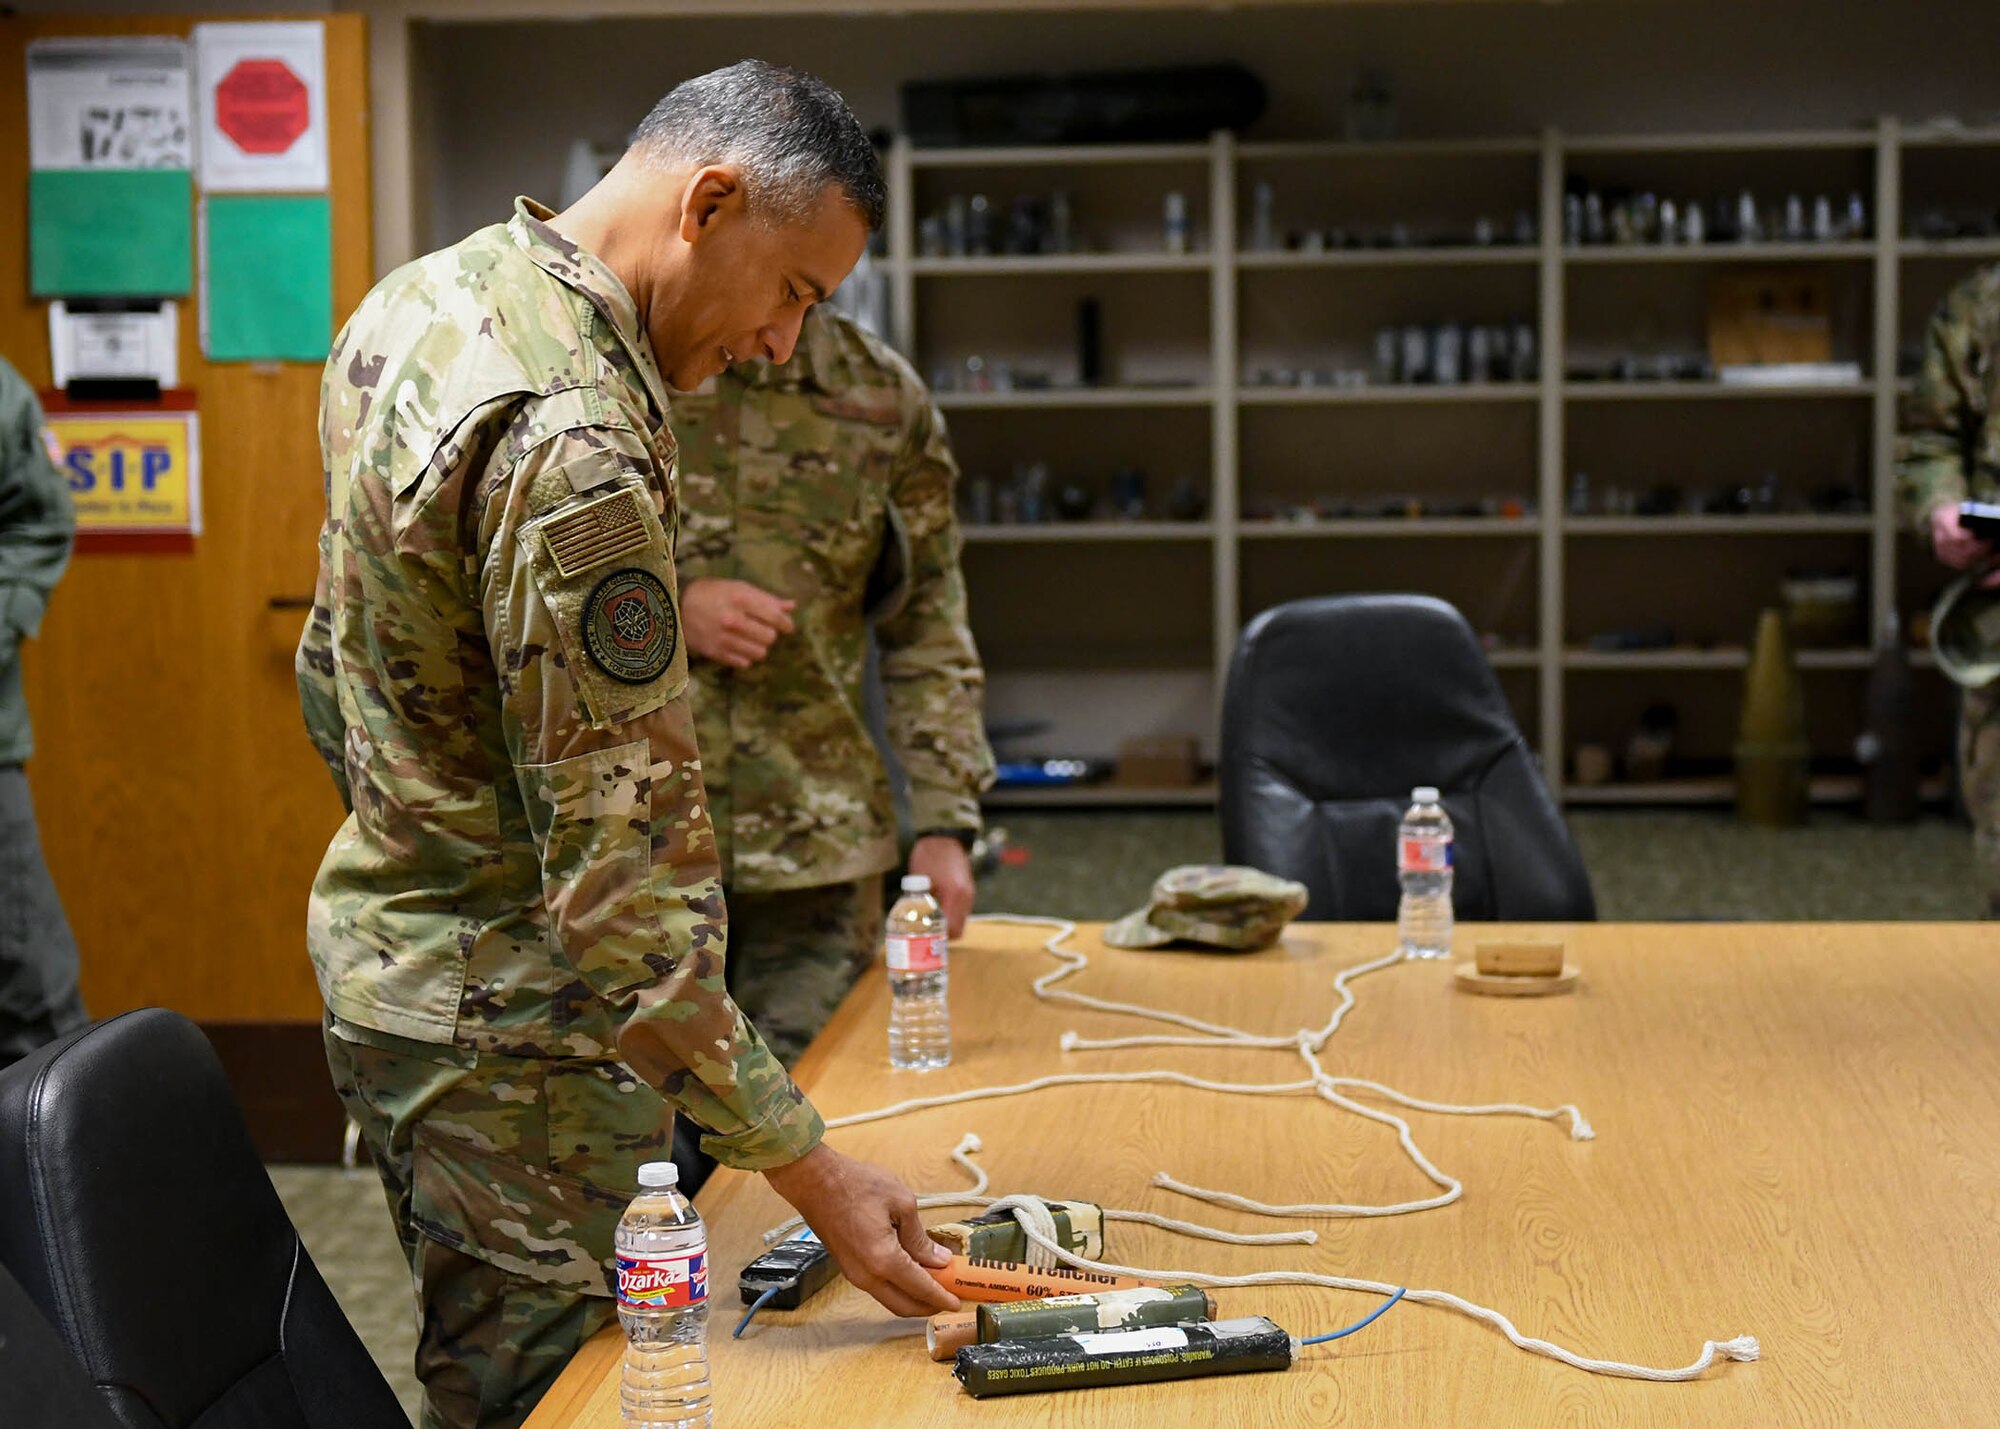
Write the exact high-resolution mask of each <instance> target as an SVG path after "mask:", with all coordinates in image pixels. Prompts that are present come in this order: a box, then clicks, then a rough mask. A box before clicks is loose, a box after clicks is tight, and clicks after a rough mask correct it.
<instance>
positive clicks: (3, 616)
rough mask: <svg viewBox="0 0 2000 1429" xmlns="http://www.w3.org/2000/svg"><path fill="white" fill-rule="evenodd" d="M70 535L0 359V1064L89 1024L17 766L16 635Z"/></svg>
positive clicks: (53, 577) (38, 618)
mask: <svg viewBox="0 0 2000 1429" xmlns="http://www.w3.org/2000/svg"><path fill="white" fill-rule="evenodd" d="M75 530H76V518H75V516H74V514H73V513H72V512H71V510H70V504H69V489H68V488H67V487H66V486H65V485H64V483H63V479H62V476H61V473H59V472H58V471H57V470H56V466H55V463H54V462H53V461H52V460H50V456H49V449H48V446H47V444H46V439H45V438H44V436H43V426H42V407H41V404H40V403H39V402H37V401H36V400H35V392H34V389H33V388H32V387H30V386H29V385H28V383H27V379H25V378H24V377H22V376H21V374H20V373H18V372H16V371H15V370H14V368H13V366H12V365H11V364H10V363H8V362H7V360H6V359H5V358H0V1067H4V1066H6V1065H8V1064H9V1063H11V1062H15V1061H18V1060H19V1059H20V1058H22V1057H24V1056H26V1055H27V1054H28V1053H30V1052H32V1051H34V1050H35V1048H37V1047H39V1046H41V1045H42V1044H43V1043H45V1042H52V1041H54V1040H55V1039H56V1038H58V1037H60V1036H62V1035H63V1034H64V1033H65V1032H70V1031H73V1030H75V1029H76V1028H78V1027H81V1026H83V1024H84V1023H85V1022H86V1021H88V1020H89V1019H88V1017H87V1016H86V1015H85V1013H84V1010H83V997H82V995H81V994H80V993H79V992H78V991H77V981H76V980H77V956H76V939H75V938H74V937H73V936H72V935H71V934H70V930H69V919H68V918H67V917H65V916H64V915H63V907H62V900H61V899H60V898H59V897H58V896H57V895H56V886H55V882H54V880H53V879H51V878H50V877H49V868H48V864H47V863H46V862H45V861H44V860H43V858H42V843H41V838H40V836H39V835H38V834H37V833H36V831H35V809H34V805H33V803H32V802H31V801H30V799H29V793H28V776H27V773H26V771H25V769H24V768H23V766H24V765H25V764H26V763H27V762H28V756H29V754H31V753H32V752H33V750H34V739H33V736H32V733H31V731H30V730H29V728H28V702H27V699H26V698H25V697H24V696H23V694H22V692H21V642H22V641H23V640H26V639H28V638H29V637H31V636H33V635H34V634H35V633H36V632H37V631H38V630H39V629H40V628H41V624H42V611H43V608H44V607H45V606H46V605H47V604H48V599H49V594H50V592H52V591H53V590H54V589H55V586H56V582H57V581H58V580H60V579H61V578H62V573H63V567H65V566H66V565H68V564H69V549H70V541H71V538H72V537H73V536H74V534H75Z"/></svg>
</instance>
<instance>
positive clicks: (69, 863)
mask: <svg viewBox="0 0 2000 1429" xmlns="http://www.w3.org/2000/svg"><path fill="white" fill-rule="evenodd" d="M230 18H237V19H241V18H244V17H242V16H234V17H230ZM315 18H320V19H322V20H323V22H324V24H325V26H326V69H327V75H326V79H327V100H328V103H327V110H328V114H327V123H328V142H329V150H330V160H331V178H332V184H331V197H332V209H333V254H334V274H333V279H334V284H333V287H334V311H335V318H336V322H338V321H341V320H344V319H345V316H346V314H347V313H349V312H350V311H352V309H353V308H354V306H355V304H356V303H358V302H359V301H360V299H361V296H362V294H363V293H365V292H366V291H367V288H368V286H369V283H370V281H371V278H372V259H371V254H370V248H369V236H370V227H371V219H370V206H369V176H368V106H367V51H366V42H365V36H364V30H363V21H362V19H361V18H360V17H359V16H353V15H328V16H324V17H315ZM192 24H193V19H192V18H179V19H175V18H162V17H151V16H148V17H136V16H134V17H106V18H95V19H87V18H78V19H53V18H50V19H13V20H4V21H0V74H6V75H9V76H12V77H13V80H14V82H10V83H8V84H6V85H4V86H0V193H4V194H6V195H7V196H9V198H10V199H11V201H12V203H13V204H14V205H16V207H15V210H14V211H15V212H16V214H17V215H18V214H19V213H20V212H21V210H20V208H19V207H18V205H20V204H22V203H23V202H24V201H25V197H26V193H27V163H28V145H27V127H26V126H27V113H26V101H25V95H24V92H23V86H22V85H21V84H20V83H19V80H20V78H21V76H22V75H23V74H24V62H25V60H24V49H25V46H26V45H27V43H28V42H29V41H30V40H33V39H36V38H40V37H43V36H54V35H138V34H185V33H186V32H187V31H188V29H189V27H190V26H191V25H192ZM23 227H25V225H23ZM26 247H27V245H26V243H25V242H24V241H23V238H22V237H21V235H20V232H19V231H18V230H17V231H16V235H15V237H14V238H13V240H12V241H11V242H7V243H4V244H0V350H4V352H5V353H6V355H7V357H8V359H9V360H10V361H12V362H13V363H14V365H15V366H16V367H17V368H19V369H20V370H21V372H22V373H23V374H24V375H25V376H26V377H27V378H28V380H29V381H30V382H32V383H34V384H35V385H36V386H37V387H45V386H46V385H47V384H48V381H49V338H48V313H47V308H46V305H45V304H43V303H39V302H33V301H30V299H29V297H28V278H27V273H26V271H25V265H26ZM199 331H200V324H199V315H198V304H197V303H196V302H195V301H192V300H190V301H188V302H185V303H183V305H182V309H181V325H180V332H181V353H180V370H181V385H182V386H183V387H185V388H191V389H193V391H194V393H195V395H196V398H197V400H198V403H199V410H200V413H201V448H202V475H203V498H204V499H203V504H204V530H203V534H202V535H200V536H199V537H197V538H196V539H195V542H194V549H193V552H192V553H191V554H186V553H182V554H118V555H113V554H86V553H79V554H78V555H77V556H76V557H75V558H74V560H73V561H72V563H71V565H70V568H69V571H68V574H67V575H66V576H65V577H64V579H63V582H62V584H61V585H60V586H59V587H57V589H56V592H55V594H54V596H53V598H52V599H51V601H50V603H49V611H48V616H47V619H46V622H45V624H44V626H43V630H42V635H41V638H40V639H39V640H38V641H34V642H30V643H29V645H28V646H27V647H26V649H25V651H24V668H25V675H26V683H27V692H28V701H29V706H30V709H31V711H32V716H33V719H34V726H35V736H36V752H35V756H34V759H33V760H32V761H31V763H30V764H29V767H28V774H29V778H30V782H31V784H32V787H33V789H34V796H35V807H36V811H37V814H38V816H39V819H40V822H41V827H42V838H43V842H44V846H45V848H46V851H47V855H48V860H49V865H50V868H51V870H52V871H53V873H54V875H55V880H56V884H57V886H58V888H59V889H60V890H61V892H62V896H63V901H64V903H65V905H66V906H67V908H68V910H69V917H70V921H71V923H72V924H73V926H74V927H75V930H76V938H77V943H78V945H79V947H80V948H81V950H82V955H83V992H84V997H85V1000H86V1002H87V1004H88V1006H89V1009H90V1011H91V1013H92V1014H93V1015H94V1016H98V1017H103V1016H107V1015H110V1014H112V1013H116V1012H120V1011H124V1010H126V1009H129V1008H134V1007H144V1006H163V1007H171V1008H174V1009H175V1010H177V1011H180V1012H183V1013H185V1014H187V1015H188V1016H190V1017H192V1018H195V1019H196V1020H198V1021H200V1022H202V1023H203V1024H205V1025H208V1026H210V1027H211V1032H212V1035H214V1036H215V1037H216V1040H217V1042H218V1045H222V1044H223V1042H224V1040H225V1038H224V1036H223V1035H217V1034H216V1033H215V1028H216V1027H217V1026H218V1025H221V1026H224V1027H227V1026H228V1025H231V1024H233V1025H235V1026H236V1027H237V1028H239V1029H240V1028H242V1027H243V1026H244V1025H245V1024H264V1025H268V1024H284V1025H289V1026H297V1027H300V1029H301V1030H303V1028H304V1025H306V1024H312V1025H315V1026H316V1024H317V1022H318V1019H319V1016H320V1000H319V993H318V990H317V987H316V986H315V983H314V980H313V974H312V967H311V965H310V963H309V961H308V960H307V957H306V952H305V915H306V895H307V892H308V890H309V888H310V886H311V882H312V877H313V871H314V869H315V868H316V867H317V866H318V863H319V859H320V855H321V854H322V853H323V852H324V850H325V848H326V844H327V840H328V839H329V838H330V837H331V835H332V833H333V830H334V829H335V828H336V827H337V826H338V824H339V821H340V818H341V809H340V803H339V800H338V798H337V797H336V796H335V794H334V790H333V785H332V783H331V781H330V780H329V779H328V777H327V773H326V769H325V767H324V766H323V765H322V764H321V763H320V762H319V759H318V757H317V756H316V755H315V754H314V753H313V750H312V747H311V745H310V744H309V743H308V741H307V739H306V736H305V733H304V728H303V726H302V724H301V722H300V718H299V709H298V699H297V696H296V694H295V692H294V689H293V684H292V651H293V648H294V646H295V644H296V642H297V638H298V632H299V628H300V626H301V624H302V623H303V621H304V617H305V610H304V609H303V608H302V606H301V602H302V601H304V600H305V599H306V598H309V597H310V595H311V592H312V588H313V574H314V567H315V562H316V550H315V538H316V534H317V531H318V528H319V523H320V515H321V509H322V495H321V491H322V487H321V475H320V465H319V446H318V437H317V431H316V425H315V413H316V409H317V404H318V391H319V375H320V374H319V366H318V364H316V363H260V364H244V363H229V364H218V365H210V364H209V363H207V362H204V361H203V360H202V356H201V351H200V342H199ZM316 1042H317V1037H316V1033H315V1035H314V1037H313V1043H314V1049H315V1055H316ZM227 1060H229V1056H228V1049H227V1048H225V1061H227ZM318 1076H319V1079H320V1085H321V1087H322V1088H323V1087H324V1083H325V1070H324V1065H323V1064H321V1065H320V1067H319V1069H318ZM239 1089H240V1090H242V1089H243V1086H242V1082H241V1081H239Z"/></svg>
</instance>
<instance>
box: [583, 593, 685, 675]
mask: <svg viewBox="0 0 2000 1429" xmlns="http://www.w3.org/2000/svg"><path fill="white" fill-rule="evenodd" d="M679 643H680V622H679V621H678V620H677V619H676V617H675V615H674V603H673V600H672V599H671V598H670V597H669V596H668V595H667V588H666V586H665V585H664V584H662V583H661V581H660V578H659V577H658V576H656V575H654V574H653V573H652V572H650V571H642V570H637V569H632V568H627V569H625V570H622V571H613V572H612V573H611V574H610V575H608V576H606V577H605V578H604V579H603V580H601V581H599V582H598V583H597V587H596V589H594V590H592V591H591V593H590V597H589V599H587V600H585V601H584V603H583V648H584V649H585V650H586V651H588V652H589V653H590V659H591V663H592V664H594V665H596V666H597V668H598V669H600V670H602V671H603V672H604V673H605V674H607V675H609V676H610V677H611V678H612V679H614V680H617V681H618V682H620V683H621V684H626V685H644V684H648V683H650V682H651V681H653V680H657V679H659V678H660V676H661V675H662V674H664V673H666V668H667V666H668V665H669V664H671V663H672V661H673V658H674V648H675V646H677V645H678V644H679Z"/></svg>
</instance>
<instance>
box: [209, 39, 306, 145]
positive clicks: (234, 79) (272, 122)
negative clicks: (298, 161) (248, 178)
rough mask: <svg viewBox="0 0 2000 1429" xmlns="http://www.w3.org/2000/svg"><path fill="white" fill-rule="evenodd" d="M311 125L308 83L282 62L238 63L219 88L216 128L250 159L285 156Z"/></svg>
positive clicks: (247, 61)
mask: <svg viewBox="0 0 2000 1429" xmlns="http://www.w3.org/2000/svg"><path fill="white" fill-rule="evenodd" d="M311 121H312V97H311V95H309V94H308V93H307V92H306V84H305V81H304V80H302V79H300V78H299V77H298V76H297V75H296V74H293V73H292V70H291V67H290V66H289V65H287V64H286V63H285V62H284V61H283V60H271V59H251V60H239V61H237V63H236V65H235V66H234V67H233V68H232V69H231V70H230V71H229V73H228V74H226V75H224V76H223V77H222V82H221V83H220V84H218V85H216V87H215V127H216V128H218V129H220V130H221V131H222V132H223V133H224V134H225V135H227V136H228V138H229V139H230V141H231V142H232V143H234V144H235V145H236V147H237V148H239V149H241V150H242V151H243V152H244V153H246V154H282V153H284V152H285V150H287V149H289V148H291V147H292V145H294V144H296V143H297V142H298V140H299V136H300V135H301V134H303V133H305V132H306V128H307V126H308V125H309V124H310V123H311Z"/></svg>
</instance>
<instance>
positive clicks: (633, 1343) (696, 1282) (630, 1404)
mask: <svg viewBox="0 0 2000 1429" xmlns="http://www.w3.org/2000/svg"><path fill="white" fill-rule="evenodd" d="M680 1179H681V1177H680V1170H679V1168H677V1167H676V1166H675V1165H674V1163H673V1162H671V1161H648V1162H647V1163H646V1164H645V1165H643V1166H641V1167H640V1168H639V1194H638V1195H637V1196H636V1197H634V1198H633V1201H632V1204H631V1205H629V1206H627V1207H626V1208H625V1214H624V1216H623V1217H622V1218H621V1219H620V1220H619V1222H618V1238H617V1247H618V1323H619V1324H620V1325H622V1326H624V1328H625V1378H624V1381H623V1383H622V1385H621V1387H620V1389H619V1392H618V1402H619V1406H620V1408H621V1409H622V1410H623V1413H624V1419H625V1422H626V1423H627V1424H634V1425H640V1426H643V1429H708V1426H709V1425H711V1424H712V1423H713V1422H714V1418H713V1410H712V1409H711V1407H710V1405H709V1398H708V1228H707V1227H706V1226H704V1225H702V1223H701V1216H700V1215H699V1213H697V1212H696V1210H695V1208H694V1207H693V1206H692V1205H690V1204H689V1203H688V1199H687V1197H685V1196H683V1195H682V1194H681V1193H680V1191H679V1190H678V1189H677V1188H678V1187H679V1185H680Z"/></svg>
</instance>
